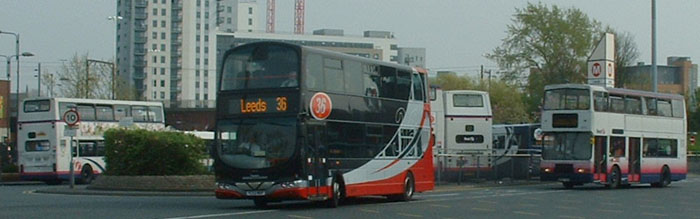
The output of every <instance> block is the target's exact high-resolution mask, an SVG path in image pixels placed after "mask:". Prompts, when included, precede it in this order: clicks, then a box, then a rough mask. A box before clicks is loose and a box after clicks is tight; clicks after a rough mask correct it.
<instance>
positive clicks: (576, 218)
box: [559, 215, 585, 219]
mask: <svg viewBox="0 0 700 219" xmlns="http://www.w3.org/2000/svg"><path fill="white" fill-rule="evenodd" d="M559 217H560V218H575V219H584V218H585V217H579V216H569V215H559Z"/></svg>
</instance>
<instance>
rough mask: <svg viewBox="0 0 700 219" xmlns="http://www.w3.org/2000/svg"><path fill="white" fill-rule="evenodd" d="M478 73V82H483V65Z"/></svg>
mask: <svg viewBox="0 0 700 219" xmlns="http://www.w3.org/2000/svg"><path fill="white" fill-rule="evenodd" d="M479 72H480V75H479V80H482V81H483V80H484V65H481V71H479Z"/></svg>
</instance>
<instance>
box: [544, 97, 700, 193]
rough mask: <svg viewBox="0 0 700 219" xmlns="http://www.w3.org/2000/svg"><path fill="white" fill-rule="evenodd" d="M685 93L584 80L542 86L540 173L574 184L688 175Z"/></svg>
mask: <svg viewBox="0 0 700 219" xmlns="http://www.w3.org/2000/svg"><path fill="white" fill-rule="evenodd" d="M686 124H687V123H686V113H685V102H684V98H683V96H680V95H673V94H662V93H652V92H645V91H637V90H628V89H618V88H607V87H600V86H593V85H584V84H563V85H550V86H546V87H545V96H544V109H543V112H542V130H543V132H544V141H543V144H544V146H543V150H542V158H543V160H542V162H541V172H540V174H541V177H540V178H541V180H543V181H560V182H562V183H563V185H564V187H566V188H571V187H573V186H575V185H582V184H584V183H600V184H603V185H606V186H608V187H613V188H615V187H618V186H620V185H626V184H642V183H650V184H651V185H652V186H654V187H664V186H667V185H668V184H670V183H671V181H677V180H682V179H685V178H686V173H687V161H686V133H687V128H686Z"/></svg>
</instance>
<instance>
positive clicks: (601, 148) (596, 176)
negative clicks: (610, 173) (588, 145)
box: [593, 136, 608, 182]
mask: <svg viewBox="0 0 700 219" xmlns="http://www.w3.org/2000/svg"><path fill="white" fill-rule="evenodd" d="M607 140H608V139H607V137H606V136H595V139H594V144H595V147H594V148H593V150H594V151H593V154H594V157H593V180H599V181H600V182H606V181H607V169H608V163H607V158H606V157H605V155H606V154H607V146H608V141H607Z"/></svg>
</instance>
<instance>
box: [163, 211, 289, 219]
mask: <svg viewBox="0 0 700 219" xmlns="http://www.w3.org/2000/svg"><path fill="white" fill-rule="evenodd" d="M274 211H278V210H260V211H244V212H236V213H223V214H203V215H193V216H184V217H171V218H166V219H193V218H208V217H225V216H235V215H247V214H262V213H268V212H274Z"/></svg>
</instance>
